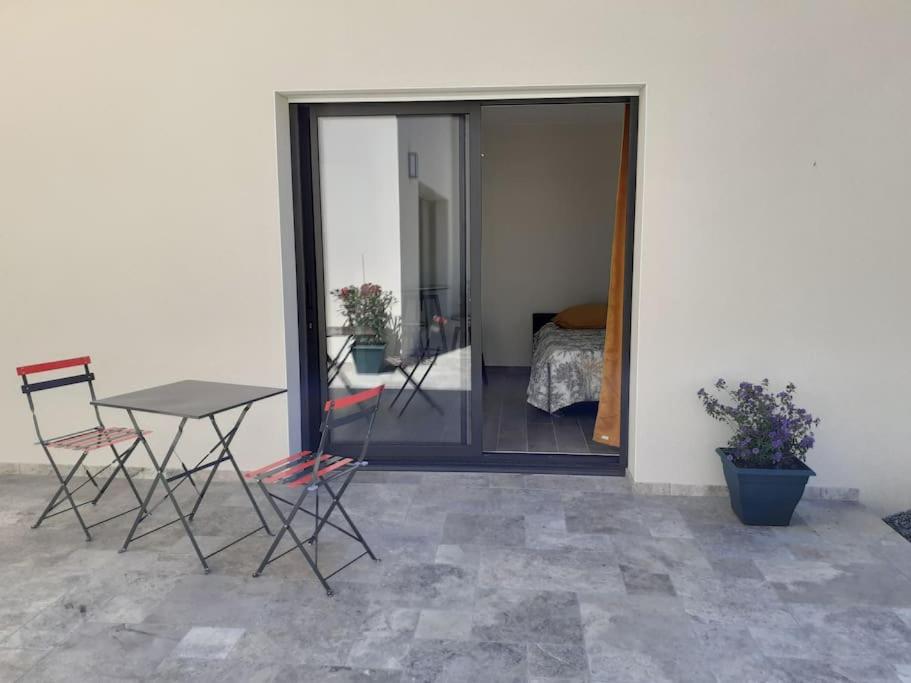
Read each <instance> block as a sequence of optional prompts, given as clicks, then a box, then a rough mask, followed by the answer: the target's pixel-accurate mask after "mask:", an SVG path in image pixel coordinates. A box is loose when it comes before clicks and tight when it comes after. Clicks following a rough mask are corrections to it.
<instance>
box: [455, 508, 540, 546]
mask: <svg viewBox="0 0 911 683" xmlns="http://www.w3.org/2000/svg"><path fill="white" fill-rule="evenodd" d="M443 543H446V544H455V545H459V544H469V545H495V546H523V545H525V518H524V517H522V516H521V515H510V516H499V515H472V514H467V513H463V512H454V513H450V514H449V515H447V516H446V522H445V523H444V525H443Z"/></svg>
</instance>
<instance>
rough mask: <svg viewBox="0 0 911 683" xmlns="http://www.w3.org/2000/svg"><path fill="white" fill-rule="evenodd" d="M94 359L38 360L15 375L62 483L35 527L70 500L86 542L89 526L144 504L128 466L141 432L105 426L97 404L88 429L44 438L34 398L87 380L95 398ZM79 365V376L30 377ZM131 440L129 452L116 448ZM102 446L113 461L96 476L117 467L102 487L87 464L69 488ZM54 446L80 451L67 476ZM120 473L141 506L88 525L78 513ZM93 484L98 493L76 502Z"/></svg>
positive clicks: (85, 357) (48, 457) (55, 513)
mask: <svg viewBox="0 0 911 683" xmlns="http://www.w3.org/2000/svg"><path fill="white" fill-rule="evenodd" d="M91 362H92V359H91V358H90V357H89V356H81V357H79V358H67V359H65V360H56V361H50V362H48V363H37V364H35V365H24V366H22V367H19V368H16V374H17V375H19V376H20V377H21V378H22V393H23V394H25V397H26V398H27V399H28V407H29V410H30V411H31V413H32V422H33V423H34V424H35V434H36V435H37V436H38V445H40V446H41V448H42V449H44V453H45V455H47V459H48V460H49V461H50V463H51V469H52V470H53V471H54V474H56V475H57V479H58V480H59V482H60V486H59V487H58V488H57V491H56V493H54V496H53V497H52V498H51V500H50V502H49V503H48V504H47V507H45V508H44V511H43V512H42V513H41V516H40V517H38V521H36V522H35V523H34V524H33V525H32V528H33V529H36V528H38V526H40V525H41V523H42V522H43V521H44V520H45V519H48V518H50V517H56V516H57V515H60V514H63V513H64V512H66V511H67V509H62V510H57V511H56V512H54V510H55V509H56V508H57V507H59V506H60V505H63V504H64V503H66V502H68V503H69V509H71V510H72V511H73V513H74V514H75V515H76V519H77V520H79V526H81V527H82V531H83V532H84V533H85V540H86V541H91V540H92V535H91V534H90V533H89V529H91V528H93V527H96V526H98V525H99V524H104V523H105V522H109V521H111V520H112V519H116V518H117V517H120V516H122V515H125V514H127V513H129V512H133V511H134V510H138V509H139V508H140V507H141V506H142V498H141V497H140V495H139V492H138V491H137V490H136V486H135V484H134V483H133V480H132V478H131V477H130V473H129V472H128V471H127V469H126V462H127V460H128V459H129V457H130V456H131V455H132V454H133V452H134V451H135V450H136V446H138V445H139V442H140V439H139V434H138V433H137V432H136V430H134V429H130V428H127V427H106V426H105V425H104V422H103V421H102V420H101V412H100V411H99V409H98V407H97V406H93V407H94V409H95V420H96V421H97V422H98V426H96V427H89V428H88V429H83V430H81V431H78V432H72V433H70V434H63V435H62V436H55V437H51V438H45V437H44V436H43V435H42V434H41V428H40V427H39V426H38V415H37V413H36V412H35V400H34V398H33V395H34V394H36V393H37V392H39V391H46V390H48V389H56V388H58V387H65V386H69V385H71V384H81V383H87V384H88V385H89V394H91V397H92V400H93V401H94V400H95V387H94V385H93V381H94V379H95V375H94V374H93V373H92V371H91V370H90V369H89V364H90V363H91ZM79 366H82V373H81V374H78V375H70V376H67V377H57V378H55V379H48V380H43V381H41V382H30V381H29V376H32V375H36V374H39V373H43V372H50V371H52V370H62V369H65V368H75V367H79ZM143 433H148V432H143ZM128 441H132V443H131V444H130V445H129V447H128V448H127V449H126V451H124V452H123V453H120V452H119V451H118V450H117V448H116V447H115V444H118V443H125V442H128ZM100 448H110V449H111V452H112V453H113V454H114V460H112V461H111V462H110V463H108V464H107V465H106V466H105V467H103V468H101V469H100V470H99V471H98V472H96V473H95V476H98V475H101V474H103V473H104V472H106V471H107V470H109V469H110V468H111V467H112V466H114V471H113V472H111V474H110V475H109V476H108V478H107V479H106V480H105V481H104V483H103V484H102V485H101V486H99V485H98V482H97V481H96V480H95V476H92V473H91V472H90V471H89V469H88V467H86V468H85V473H86V475H87V477H88V478H87V479H86V480H85V481H84V482H83V483H82V484H80V485H79V486H77V487H76V488H74V489H73V490H70V481H71V480H72V479H73V477H74V476H75V474H76V472H78V471H79V468H80V467H82V466H83V463H84V462H85V459H86V457H87V456H88V454H89V453H90V452H92V451H95V450H98V449H100ZM51 449H63V450H70V451H76V452H78V453H79V457H78V458H77V460H76V464H75V465H73V467H72V469H71V470H70V471H69V473H67V475H66V476H63V474H62V473H61V470H60V467H59V466H58V465H57V463H56V462H55V460H54V457H53V456H52V455H51ZM120 472H122V473H123V476H124V477H126V480H127V483H128V484H129V485H130V489H131V490H132V491H133V495H134V496H135V497H136V500H137V502H138V503H139V505H136V506H135V507H132V508H130V509H129V510H124V511H123V512H119V513H117V514H116V515H113V516H111V517H108V518H106V519H103V520H101V521H100V522H95V523H93V524H89V525H86V523H85V521H84V520H83V519H82V515H81V514H80V513H79V508H80V507H82V506H83V505H88V504H90V503H91V504H92V505H96V504H97V503H98V501H99V500H101V497H102V496H103V495H104V494H105V492H106V491H107V490H108V487H109V486H110V485H111V482H112V481H113V480H114V477H116V476H117V474H118V473H120ZM90 483H91V484H92V485H93V486H94V487H95V488H96V489H97V493H96V494H95V496H94V497H93V498H91V499H89V500H86V501H84V502H82V503H79V504H77V503H75V502H74V500H73V495H74V494H75V493H76V492H78V491H79V490H80V489H81V488H82V487H84V486H86V485H87V484H90ZM61 494H62V497H61Z"/></svg>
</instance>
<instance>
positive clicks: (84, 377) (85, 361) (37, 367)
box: [16, 356, 95, 395]
mask: <svg viewBox="0 0 911 683" xmlns="http://www.w3.org/2000/svg"><path fill="white" fill-rule="evenodd" d="M91 362H92V358H91V356H78V357H77V358H64V359H63V360H52V361H48V362H46V363H34V364H32V365H21V366H19V367H18V368H16V374H17V375H19V377H21V378H22V393H23V394H26V395H28V394H32V393H34V392H36V391H44V390H45V389H55V388H57V387H65V386H67V385H69V384H79V383H80V382H91V381H92V380H94V379H95V375H93V374H92V372H91V370H90V369H89V364H90V363H91ZM80 365H81V366H82V369H83V373H82V374H81V375H71V376H68V377H58V378H56V379H49V380H45V381H43V382H34V383H29V381H28V376H29V375H37V374H39V373H42V372H50V371H51V370H63V369H64V368H75V367H78V366H80Z"/></svg>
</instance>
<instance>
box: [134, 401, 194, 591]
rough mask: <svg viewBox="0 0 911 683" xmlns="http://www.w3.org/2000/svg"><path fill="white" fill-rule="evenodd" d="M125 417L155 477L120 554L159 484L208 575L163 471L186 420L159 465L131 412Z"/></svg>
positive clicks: (178, 428) (175, 446)
mask: <svg viewBox="0 0 911 683" xmlns="http://www.w3.org/2000/svg"><path fill="white" fill-rule="evenodd" d="M127 415H129V416H130V421H131V422H132V423H133V428H134V429H135V430H136V433H137V434H139V438H140V439H141V441H142V445H143V447H144V448H145V451H146V454H147V455H148V456H149V460H151V461H152V466H153V467H154V468H155V471H156V473H157V476H156V477H155V479H154V481H153V482H152V485H151V486H150V487H149V491H148V493H146V497H145V501H143V504H142V507H141V508H140V510H139V514H137V515H136V519H134V520H133V526H132V527H131V528H130V533H129V534H127V537H126V540H124V542H123V547H122V548H121V549H120V552H125V551H126V549H127V548H128V547H129V545H130V542H131V541H132V540H133V537H134V536H135V534H136V529H137V528H138V527H139V524H140V522H142V520H143V519H145V517H146V516H147V515H146V514H145V512H144V511H145V510H147V509H148V507H149V503H150V502H151V500H152V496H153V495H154V494H155V489H156V488H157V487H158V484H159V483H160V484H161V485H162V486H163V487H164V490H165V493H167V496H168V498H169V499H170V500H171V504H172V505H173V506H174V509H175V510H176V511H177V516H178V518H179V519H180V523H181V524H182V525H183V528H184V531H186V532H187V536H188V537H189V538H190V543H191V544H192V545H193V550H194V551H195V552H196V556H197V557H198V558H199V562H200V563H201V564H202V567H203V570H204V571H205V573H206V574H208V573H209V565H208V564H206V558H205V556H203V554H202V551H201V550H200V549H199V544H197V543H196V537H195V536H193V530H192V529H190V524H189V522H187V519H186V517H184V514H183V511H182V510H181V509H180V505H179V504H178V502H177V499H176V498H175V497H174V493H173V491H172V490H171V487H170V485H169V484H168V478H167V475H166V474H165V469H166V468H167V466H168V462H170V460H171V456H173V455H174V451H175V449H176V448H177V442H178V441H180V437H181V435H182V434H183V428H184V425H186V423H187V418H185V417H184V418H181V420H180V424H179V425H178V426H177V433H176V434H175V435H174V439H173V440H172V441H171V445H170V446H169V447H168V451H167V453H165V457H164V460H162V461H161V464H160V465H159V463H158V461H157V460H156V459H155V454H154V453H153V452H152V448H151V446H149V442H148V441H147V440H146V438H145V435H144V434H143V433H142V430H141V429H140V428H139V424H138V423H137V422H136V417H135V416H134V415H133V411H132V410H127ZM175 521H176V520H175Z"/></svg>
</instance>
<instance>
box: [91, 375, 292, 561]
mask: <svg viewBox="0 0 911 683" xmlns="http://www.w3.org/2000/svg"><path fill="white" fill-rule="evenodd" d="M182 384H188V385H193V386H196V387H201V385H209V386H208V387H206V388H207V389H212V390H218V388H219V387H223V388H229V389H234V388H238V385H230V384H221V383H216V382H194V381H193V380H186V381H185V382H176V383H174V384H172V385H164V386H163V387H154V388H152V389H146V390H142V391H138V392H134V393H132V394H124V395H122V396H114V397H111V398H107V399H100V400H98V401H95V402H93V403H96V404H97V405H102V406H107V407H111V408H121V409H123V410H125V411H126V413H127V415H128V416H129V418H130V422H131V423H132V425H133V427H134V428H135V429H136V431H137V433H139V434H140V435H141V436H140V443H141V444H142V446H143V448H144V449H145V452H146V454H147V455H148V456H149V460H150V461H151V462H152V466H153V467H154V468H155V477H154V478H153V481H152V485H151V486H150V487H149V490H148V492H147V493H146V495H145V498H144V499H143V503H142V508H141V509H140V511H139V513H138V514H137V515H136V518H135V519H134V520H133V524H132V526H131V527H130V532H129V533H128V534H127V537H126V539H125V540H124V542H123V547H122V548H121V549H120V551H119V552H121V553H123V552H126V550H127V548H128V547H129V546H130V544H131V543H132V542H133V541H136V540H139V539H140V538H143V537H144V536H148V535H149V534H153V533H155V532H156V531H160V530H161V529H164V528H166V527H169V526H171V525H172V524H176V523H177V522H180V523H181V525H182V526H183V529H184V531H185V532H186V534H187V537H188V538H189V539H190V543H191V545H192V546H193V550H194V552H195V553H196V556H197V557H198V558H199V562H200V564H201V565H202V567H203V571H204V572H205V573H206V574H208V573H209V572H210V568H209V565H208V562H207V560H208V559H209V558H211V557H212V556H214V555H217V554H218V553H220V552H222V551H223V550H226V549H227V548H230V547H231V546H233V545H235V544H236V543H240V542H241V541H243V540H244V539H246V538H249V537H250V536H252V535H253V534H255V533H257V532H259V531H261V530H265V531H266V533H267V534H269V535H270V536H272V535H273V534H272V531H271V530H270V529H269V525H268V524H267V523H266V519H265V517H264V516H263V513H262V510H260V508H259V505H258V504H257V503H256V499H255V498H254V497H253V493H252V491H250V488H249V486H247V482H246V480H245V478H244V476H243V473H242V472H241V470H240V467H238V465H237V461H236V460H235V458H234V454H233V452H232V451H231V443H232V441H233V440H234V437H235V436H236V435H237V430H238V429H239V428H240V425H241V424H242V423H243V421H244V418H245V417H246V415H247V412H248V411H249V410H250V407H251V406H252V405H253V404H254V403H256V402H257V401H260V400H263V399H265V398H269V397H271V396H275V395H278V394H281V393H284V392H285V390H284V389H272V388H266V387H247V388H248V389H260V390H261V391H262V394H261V395H256V396H251V397H249V398H248V399H247V400H244V401H242V402H240V403H232V402H230V401H228V402H227V403H226V404H225V405H215V406H214V407H211V409H206V410H204V411H202V412H193V411H191V410H186V409H184V408H181V407H169V406H167V405H155V406H154V407H153V406H143V405H142V400H141V399H143V398H145V397H148V396H151V395H154V394H153V393H152V392H155V391H159V392H160V391H162V390H168V389H172V388H174V387H178V385H182ZM240 407H243V409H242V410H241V413H240V415H239V416H238V417H237V420H236V421H235V423H234V426H233V427H231V429H230V430H228V431H227V432H223V431H222V429H221V427H219V425H218V422H217V421H216V419H215V416H216V415H217V414H219V413H223V412H226V411H229V410H233V409H235V408H240ZM137 412H147V413H157V414H162V415H171V416H175V417H179V418H180V423H179V424H178V426H177V431H176V433H175V434H174V438H173V439H172V440H171V443H170V446H169V447H168V450H167V451H166V453H165V456H164V458H163V459H162V460H161V461H160V462H159V461H158V459H157V458H156V457H155V453H154V452H153V450H152V447H151V446H150V445H149V442H148V440H147V439H146V438H145V435H144V434H143V432H142V430H141V429H140V427H139V423H138V421H137V420H136V415H135V413H137ZM190 419H197V420H200V419H208V420H209V421H210V422H211V424H212V428H213V429H214V431H215V434H216V436H217V437H218V441H217V442H216V444H215V445H214V446H213V447H212V448H211V449H210V450H209V452H208V453H206V455H204V456H203V457H202V458H201V459H200V460H199V461H198V462H197V463H196V464H195V465H194V466H193V467H191V468H187V467H186V465H184V464H183V462H181V467H182V471H181V472H177V473H176V474H171V475H168V474H167V467H168V464H169V463H170V462H171V459H172V458H173V457H174V456H175V453H176V450H177V444H178V443H179V442H180V438H181V436H182V435H183V431H184V427H185V426H186V424H187V421H188V420H190ZM216 452H218V453H219V454H218V456H217V457H216V458H215V459H210V458H211V457H212V455H213V454H215V453H216ZM178 460H180V458H179V457H178ZM224 462H230V463H231V466H232V467H233V469H234V472H235V474H236V475H237V479H238V481H240V484H241V486H242V487H243V489H244V492H245V493H246V494H247V498H248V499H249V500H250V504H251V505H252V506H253V509H254V510H255V511H256V515H257V516H258V517H259V521H260V526H258V527H257V528H255V529H253V530H252V531H248V532H247V533H245V534H243V535H242V536H240V537H238V538H236V539H234V540H233V541H231V542H230V543H227V544H225V545H223V546H222V547H220V548H218V549H217V550H214V551H212V552H210V553H208V554H203V551H202V549H201V548H200V546H199V543H198V542H197V540H196V537H195V535H194V534H193V530H192V528H191V526H190V523H191V522H192V521H193V519H194V517H195V516H196V513H197V512H198V511H199V507H200V505H201V504H202V501H203V499H204V498H205V495H206V493H207V491H208V490H209V485H210V484H211V483H212V480H213V479H214V478H215V474H216V472H218V468H219V467H220V466H221V464H222V463H224ZM204 470H209V473H208V476H207V477H206V480H205V483H204V484H203V486H202V488H201V489H199V488H197V487H196V484H195V482H194V481H193V475H194V474H197V473H199V472H202V471H204ZM185 481H190V483H191V485H192V486H193V487H194V488H195V489H196V492H197V495H196V500H195V501H194V503H193V508H192V510H190V512H189V514H186V513H184V511H183V509H182V508H181V506H180V504H179V503H178V501H177V498H176V497H175V495H174V491H175V490H176V489H177V488H178V487H179V486H180V485H182V484H183V483H184V482H185ZM172 482H177V484H176V485H174V486H171V484H172ZM159 485H161V486H162V488H164V491H165V496H164V497H163V498H162V499H161V500H159V501H158V503H156V504H155V505H154V506H153V505H150V504H151V502H152V498H153V496H154V495H155V491H156V489H157V488H158V486H159ZM166 499H167V500H170V502H171V505H173V507H174V510H175V511H176V512H177V517H176V518H175V519H172V520H170V521H169V522H165V523H163V524H160V525H158V526H156V527H155V528H153V529H149V530H148V531H144V532H143V533H141V534H138V535H137V533H136V532H137V530H138V529H139V525H140V524H142V523H143V522H144V521H145V520H146V519H148V518H149V517H150V516H151V515H152V513H153V512H154V510H155V509H156V508H157V507H158V505H159V504H160V503H162V502H164V500H166Z"/></svg>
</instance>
